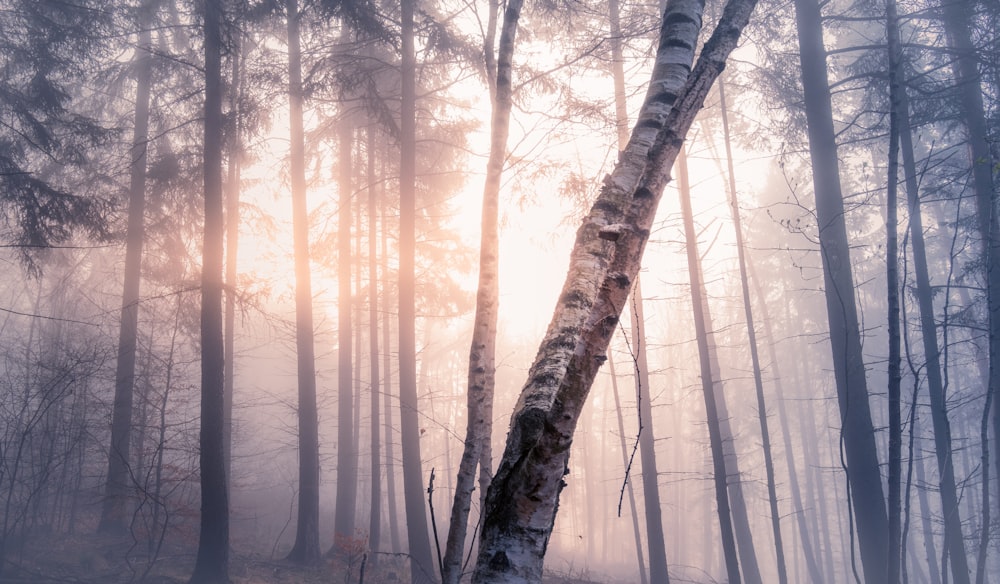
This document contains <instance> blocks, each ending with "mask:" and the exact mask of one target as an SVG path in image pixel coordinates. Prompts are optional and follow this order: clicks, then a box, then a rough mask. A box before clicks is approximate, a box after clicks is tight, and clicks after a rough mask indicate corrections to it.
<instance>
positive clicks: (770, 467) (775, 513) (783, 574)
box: [719, 79, 788, 584]
mask: <svg viewBox="0 0 1000 584" xmlns="http://www.w3.org/2000/svg"><path fill="white" fill-rule="evenodd" d="M719 101H720V107H721V108H722V131H723V138H724V140H725V146H726V164H727V170H728V176H729V207H730V210H731V211H732V218H733V227H734V229H735V231H736V254H737V257H738V259H739V265H740V285H741V289H742V292H743V311H744V314H745V316H746V321H747V343H748V344H749V346H750V361H751V364H752V366H753V381H754V389H755V390H756V397H757V418H758V420H759V422H760V435H761V450H762V451H763V454H764V470H765V474H766V476H767V499H768V503H769V504H770V508H771V530H772V532H773V533H774V551H775V560H776V563H777V567H778V582H780V583H781V584H788V573H787V569H786V567H785V548H784V545H783V544H782V540H781V514H780V512H779V510H778V494H777V489H776V487H775V483H774V461H773V460H772V458H771V433H770V431H769V429H768V427H767V404H766V402H765V401H764V381H763V378H762V376H761V372H760V356H759V355H758V353H757V331H756V330H755V329H754V320H753V306H752V305H751V303H750V284H749V282H748V275H747V260H746V251H745V247H744V244H743V226H742V223H741V221H740V206H739V201H738V200H737V198H736V174H735V172H734V171H733V153H732V147H731V146H730V142H729V114H728V111H727V105H726V89H725V83H724V82H723V80H722V79H719ZM751 551H752V548H751ZM754 560H756V557H755V558H754ZM743 565H744V571H746V566H747V562H746V561H745V560H744V562H743ZM758 576H759V572H758ZM747 581H748V582H749V581H750V578H747Z"/></svg>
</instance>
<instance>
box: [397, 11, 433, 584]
mask: <svg viewBox="0 0 1000 584" xmlns="http://www.w3.org/2000/svg"><path fill="white" fill-rule="evenodd" d="M415 4H416V0H401V2H400V8H401V15H402V16H401V41H402V63H401V66H400V75H401V89H402V92H401V96H400V123H399V145H400V146H399V147H400V164H399V430H400V435H401V436H402V449H403V502H404V504H405V505H406V533H407V539H408V540H409V544H410V579H411V580H412V582H413V584H431V583H432V582H434V581H435V580H436V578H435V575H434V562H433V560H432V559H431V543H430V537H429V536H428V533H427V512H426V509H425V508H424V497H423V492H424V486H423V472H422V471H421V461H420V428H419V418H418V411H419V409H418V407H417V340H416V336H417V332H416V291H415V272H414V256H415V251H416V250H415V248H416V243H417V242H416V201H415V199H416V182H417V172H416V171H417V169H416V165H417V160H416V157H417V152H416V148H417V138H416V99H417V98H416V53H415V48H414V24H413V12H414V9H415Z"/></svg>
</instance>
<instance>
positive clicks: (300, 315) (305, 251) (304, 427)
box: [285, 0, 320, 564]
mask: <svg viewBox="0 0 1000 584" xmlns="http://www.w3.org/2000/svg"><path fill="white" fill-rule="evenodd" d="M285 6H286V10H287V19H288V103H289V108H290V114H289V126H290V131H291V136H290V138H291V140H290V161H289V170H290V173H291V177H290V181H291V185H292V232H293V238H294V252H295V353H296V356H297V374H298V375H297V376H298V385H299V408H298V418H299V420H298V421H299V507H298V522H297V523H296V528H295V543H294V544H293V545H292V550H291V551H290V552H289V553H288V560H289V561H292V562H296V563H300V564H316V563H318V562H319V559H320V549H319V421H318V414H317V411H316V358H315V353H314V350H315V349H314V346H313V314H312V283H311V281H310V278H311V276H310V271H309V212H308V209H307V206H306V167H305V138H304V134H303V127H302V105H303V104H302V102H303V91H302V50H301V48H300V44H299V18H300V16H299V7H298V0H286V5H285Z"/></svg>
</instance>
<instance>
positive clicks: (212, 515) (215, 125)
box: [190, 0, 229, 584]
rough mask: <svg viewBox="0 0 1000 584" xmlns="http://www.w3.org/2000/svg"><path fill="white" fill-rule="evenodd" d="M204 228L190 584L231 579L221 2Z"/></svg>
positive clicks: (212, 51) (214, 18) (209, 10)
mask: <svg viewBox="0 0 1000 584" xmlns="http://www.w3.org/2000/svg"><path fill="white" fill-rule="evenodd" d="M204 11H205V13H204V27H205V144H204V148H205V149H204V155H203V156H204V175H205V179H204V180H205V230H204V243H203V247H202V270H201V430H200V437H199V447H200V453H199V458H200V462H199V467H200V469H201V529H200V534H199V540H198V555H197V558H196V559H195V566H194V573H193V574H192V575H191V580H190V584H225V583H226V582H228V581H229V494H228V493H227V489H226V470H225V460H224V456H223V452H222V449H223V447H222V423H223V417H224V407H223V401H224V400H223V397H222V392H223V377H224V364H223V360H224V349H223V341H222V240H223V235H224V230H225V225H224V222H223V214H222V147H223V144H222V16H223V8H222V2H220V1H218V0H206V1H205V3H204Z"/></svg>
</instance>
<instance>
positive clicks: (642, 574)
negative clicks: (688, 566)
mask: <svg viewBox="0 0 1000 584" xmlns="http://www.w3.org/2000/svg"><path fill="white" fill-rule="evenodd" d="M608 373H609V374H610V375H611V391H612V393H613V395H614V396H615V413H616V414H617V415H618V438H619V441H620V442H621V449H622V468H624V469H628V459H629V456H628V445H627V444H626V443H625V421H624V420H623V419H622V404H621V399H619V396H618V376H617V375H616V374H615V360H614V358H613V356H612V354H611V351H608ZM625 480H626V482H625V488H626V489H627V490H628V505H629V510H630V511H631V515H632V533H633V535H634V536H635V553H636V563H637V564H638V566H639V582H640V584H646V583H647V582H648V581H649V579H648V576H647V574H646V560H645V557H644V556H643V553H642V532H641V531H640V529H639V511H638V509H636V507H635V489H633V488H632V477H626V479H625ZM619 509H620V508H619ZM619 514H620V513H619Z"/></svg>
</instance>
